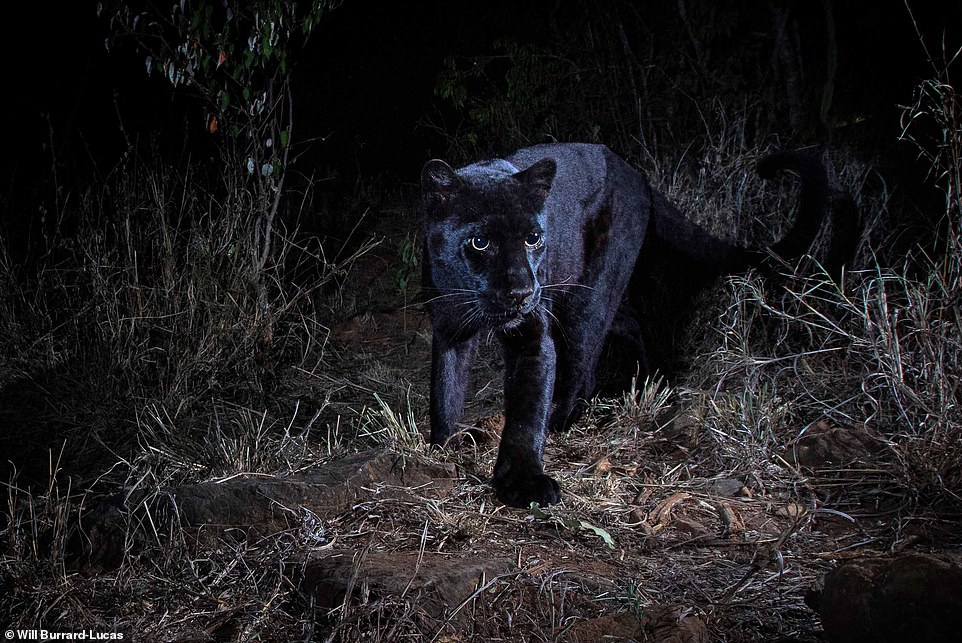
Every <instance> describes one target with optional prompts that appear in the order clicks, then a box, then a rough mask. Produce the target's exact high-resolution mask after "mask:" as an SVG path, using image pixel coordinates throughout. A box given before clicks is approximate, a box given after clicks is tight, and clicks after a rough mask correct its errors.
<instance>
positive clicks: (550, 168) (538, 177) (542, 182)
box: [514, 158, 558, 196]
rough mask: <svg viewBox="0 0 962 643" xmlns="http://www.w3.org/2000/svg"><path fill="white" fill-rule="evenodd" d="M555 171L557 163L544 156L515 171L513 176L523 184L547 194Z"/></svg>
mask: <svg viewBox="0 0 962 643" xmlns="http://www.w3.org/2000/svg"><path fill="white" fill-rule="evenodd" d="M557 171H558V165H557V164H556V163H555V162H554V159H548V158H545V159H541V160H540V161H538V162H537V163H535V164H534V165H532V166H531V167H529V168H528V169H526V170H521V171H520V172H518V173H516V174H515V175H514V178H515V179H517V180H518V181H521V182H522V183H524V184H525V185H529V186H531V187H533V188H537V189H539V190H541V191H542V192H544V194H545V196H547V195H548V192H549V191H550V190H551V183H552V182H553V181H554V175H555V172H557Z"/></svg>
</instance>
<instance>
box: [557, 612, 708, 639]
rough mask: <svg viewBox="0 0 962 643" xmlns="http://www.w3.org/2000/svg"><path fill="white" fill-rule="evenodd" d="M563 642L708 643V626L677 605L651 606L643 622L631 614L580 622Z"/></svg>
mask: <svg viewBox="0 0 962 643" xmlns="http://www.w3.org/2000/svg"><path fill="white" fill-rule="evenodd" d="M562 640H565V641H569V643H595V642H596V641H658V643H708V641H709V637H708V628H707V627H706V625H705V622H704V621H703V620H702V619H701V618H700V617H698V616H696V615H694V614H692V613H691V610H688V609H685V608H683V607H681V606H677V605H652V606H649V607H646V608H644V609H643V611H642V617H641V620H639V618H638V616H636V615H635V614H633V613H632V612H620V613H617V614H607V615H605V616H599V617H598V618H593V619H590V620H587V621H580V622H578V623H576V624H575V625H573V626H572V627H571V629H569V630H568V632H567V634H566V636H564V637H563V638H562Z"/></svg>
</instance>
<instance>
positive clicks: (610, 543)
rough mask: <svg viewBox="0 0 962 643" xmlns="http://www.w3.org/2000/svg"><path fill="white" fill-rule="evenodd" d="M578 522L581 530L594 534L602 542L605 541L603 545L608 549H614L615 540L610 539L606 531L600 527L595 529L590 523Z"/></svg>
mask: <svg viewBox="0 0 962 643" xmlns="http://www.w3.org/2000/svg"><path fill="white" fill-rule="evenodd" d="M578 522H579V523H581V525H580V527H581V529H584V530H586V531H591V532H594V533H595V534H596V535H598V536H599V537H600V538H601V539H602V540H603V541H605V544H606V545H608V549H614V548H615V540H614V538H612V537H611V534H609V533H608V531H607V530H605V529H602V528H601V527H596V526H595V525H592V524H591V523H590V522H585V521H584V520H579V521H578Z"/></svg>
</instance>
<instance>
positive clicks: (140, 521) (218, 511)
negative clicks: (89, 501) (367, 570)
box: [82, 449, 456, 568]
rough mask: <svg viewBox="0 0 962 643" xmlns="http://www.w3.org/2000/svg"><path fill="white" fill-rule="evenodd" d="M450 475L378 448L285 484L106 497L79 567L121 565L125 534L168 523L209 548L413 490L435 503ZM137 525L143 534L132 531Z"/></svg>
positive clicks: (232, 483) (236, 481) (93, 517)
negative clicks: (230, 538) (227, 536)
mask: <svg viewBox="0 0 962 643" xmlns="http://www.w3.org/2000/svg"><path fill="white" fill-rule="evenodd" d="M455 477H456V471H455V467H454V465H453V464H450V463H446V464H438V463H431V462H427V461H423V460H420V459H418V458H415V457H410V456H402V455H400V454H398V453H395V452H393V451H391V450H387V449H382V450H372V451H365V452H362V453H354V454H350V455H346V456H344V457H342V458H340V459H337V460H334V461H332V462H329V463H327V464H326V465H324V466H320V467H317V468H315V469H311V470H307V471H302V472H298V473H297V474H295V475H291V476H288V477H283V478H282V477H276V476H263V475H248V476H239V477H236V478H231V479H230V480H226V481H224V482H220V483H217V482H203V483H198V484H192V485H184V486H181V487H176V488H172V489H169V490H167V491H166V492H165V493H162V494H151V495H143V494H142V495H140V496H139V497H131V498H129V499H125V498H122V497H120V498H109V499H107V500H105V501H103V502H101V503H100V504H99V505H97V506H95V507H94V508H93V510H92V511H91V512H89V513H88V514H87V516H85V518H84V520H83V523H82V524H83V527H84V533H85V534H86V537H87V543H86V547H85V549H86V552H85V558H86V562H85V565H86V566H92V567H94V568H111V567H115V566H116V565H117V564H119V562H120V560H119V553H122V551H123V550H122V547H123V546H124V534H125V532H126V531H127V530H128V528H131V529H132V530H133V531H134V538H133V540H134V541H135V542H136V540H137V539H138V535H137V532H138V531H146V529H155V528H156V529H159V530H161V531H164V530H165V529H170V528H171V525H174V524H176V525H178V526H179V527H181V528H183V529H185V530H187V531H188V533H190V534H191V535H192V536H193V537H194V538H195V540H198V541H203V542H214V541H216V540H217V539H218V538H221V537H223V536H224V535H225V534H227V533H228V532H230V533H232V534H233V535H235V536H236V537H240V538H250V537H258V536H265V535H268V534H273V533H277V532H279V531H282V530H285V529H289V528H291V527H292V526H299V525H300V524H302V523H303V517H304V516H305V515H310V514H313V517H320V518H324V517H330V516H334V515H336V514H338V513H341V512H343V511H346V510H347V509H350V507H351V506H353V505H354V504H356V503H358V502H361V501H363V500H376V499H380V498H406V499H409V498H413V497H415V492H412V490H413V489H417V491H416V495H417V496H421V497H428V498H439V497H442V496H444V495H446V494H447V493H449V492H450V491H451V489H453V487H454V484H455ZM148 513H149V521H146V519H147V514H148ZM128 521H130V525H128V524H127V522H128ZM148 524H150V525H152V526H151V527H149V528H148V527H147V525H148ZM137 525H144V529H140V530H138V528H137ZM144 535H145V534H143V533H141V534H140V536H144ZM115 541H117V542H115ZM118 552H119V553H118Z"/></svg>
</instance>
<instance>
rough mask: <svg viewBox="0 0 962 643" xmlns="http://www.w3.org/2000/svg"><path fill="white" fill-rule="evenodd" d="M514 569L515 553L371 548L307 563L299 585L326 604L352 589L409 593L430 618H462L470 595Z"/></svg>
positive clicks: (370, 595) (366, 596)
mask: <svg viewBox="0 0 962 643" xmlns="http://www.w3.org/2000/svg"><path fill="white" fill-rule="evenodd" d="M359 555H360V554H359ZM515 569H517V564H516V562H515V561H514V560H513V559H511V558H502V557H498V558H485V557H484V556H482V555H478V554H477V553H470V552H469V553H459V554H450V555H449V554H437V553H427V552H425V553H424V554H423V555H421V556H420V560H419V554H418V552H379V551H369V552H367V553H366V554H363V555H362V558H361V559H360V561H356V560H355V557H354V556H352V555H349V553H348V554H347V555H345V554H332V555H327V556H324V557H322V558H318V559H315V560H313V561H311V562H309V563H308V564H307V566H306V568H305V570H304V575H303V578H302V580H301V583H300V589H301V591H302V592H304V593H306V594H309V595H313V597H314V599H315V600H316V602H317V605H318V606H319V607H322V608H325V609H333V608H335V607H337V606H339V605H340V604H341V603H342V602H343V601H344V598H345V596H346V595H347V592H348V591H351V593H352V598H353V599H354V600H357V601H360V602H368V601H372V602H373V601H376V600H377V599H379V598H385V597H393V598H402V597H409V598H410V599H411V600H416V601H417V605H418V608H419V609H420V610H422V611H423V612H424V613H426V614H427V615H428V616H430V617H432V618H435V619H445V618H448V617H449V616H450V617H452V618H451V620H452V621H458V620H460V619H462V618H464V617H468V616H469V615H470V614H471V613H472V610H470V609H465V608H462V609H461V610H459V611H458V612H457V613H453V612H454V610H456V609H458V607H459V606H461V604H462V603H463V602H465V600H466V599H470V598H472V597H473V596H474V595H475V593H476V592H477V590H478V589H479V588H481V587H483V584H484V583H486V582H490V581H492V580H493V579H495V578H496V577H497V576H498V575H500V574H505V573H509V572H511V571H512V570H515Z"/></svg>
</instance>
